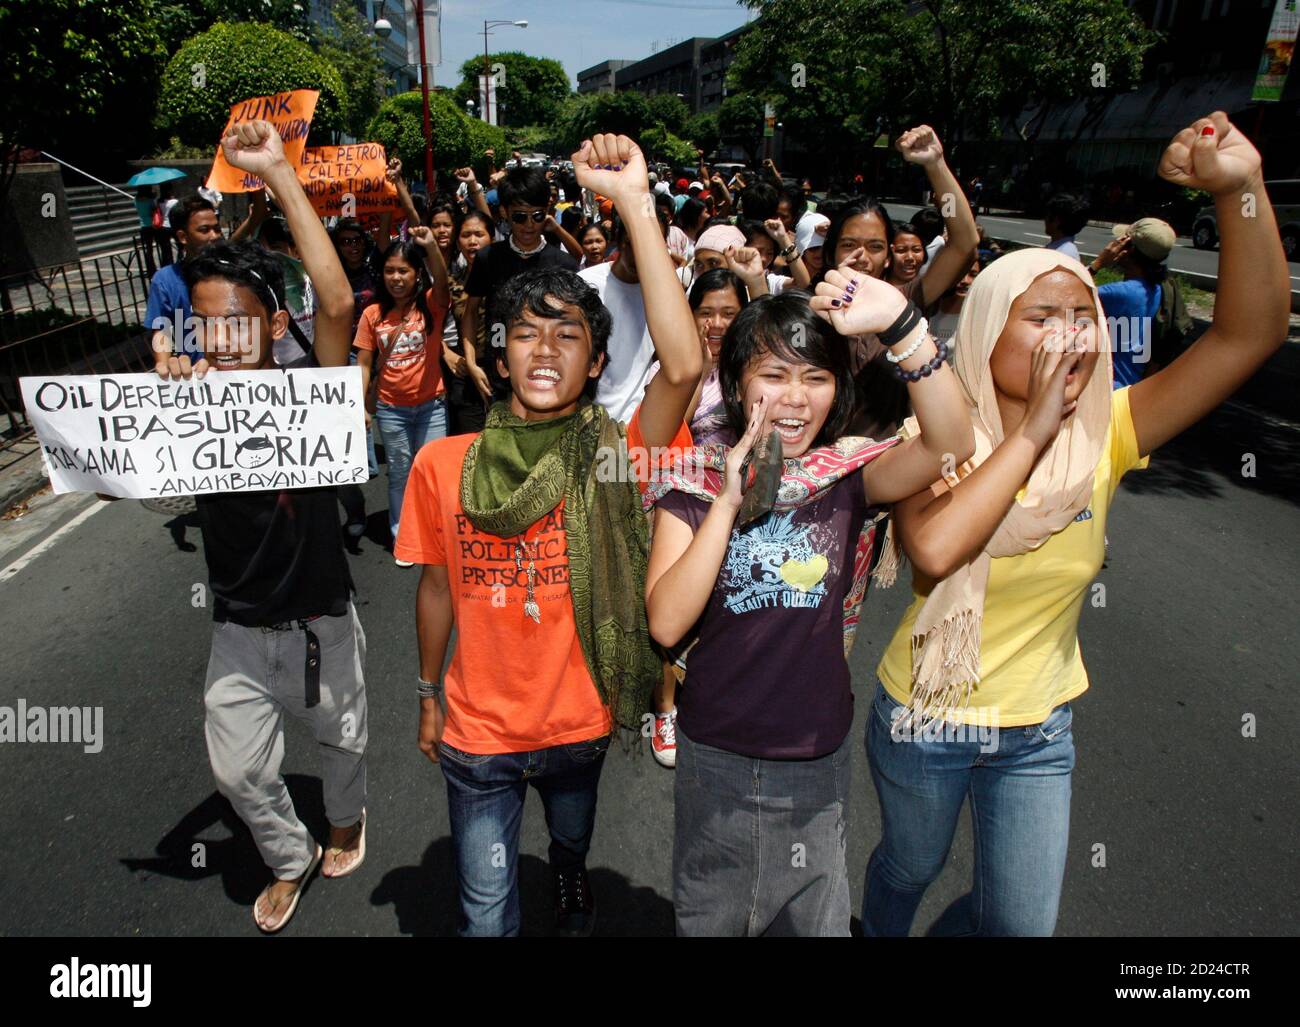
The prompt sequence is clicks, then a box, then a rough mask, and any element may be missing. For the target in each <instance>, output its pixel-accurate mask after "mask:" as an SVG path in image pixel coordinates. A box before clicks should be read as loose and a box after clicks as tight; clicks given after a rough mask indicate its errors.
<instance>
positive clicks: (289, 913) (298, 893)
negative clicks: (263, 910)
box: [253, 845, 324, 934]
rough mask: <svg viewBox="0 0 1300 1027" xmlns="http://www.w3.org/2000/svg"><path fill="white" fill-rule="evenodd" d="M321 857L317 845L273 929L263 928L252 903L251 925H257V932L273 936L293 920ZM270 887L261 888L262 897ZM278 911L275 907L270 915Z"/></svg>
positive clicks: (322, 852)
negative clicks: (286, 907)
mask: <svg viewBox="0 0 1300 1027" xmlns="http://www.w3.org/2000/svg"><path fill="white" fill-rule="evenodd" d="M323 855H324V850H323V849H322V848H321V847H320V846H319V845H317V846H316V855H314V856H312V859H311V863H310V864H309V865H308V867H307V871H306V873H304V874H303V875H302V877H300V878H298V887H297V888H296V889H294V893H293V898H291V899H290V900H289V908H288V909H287V910H286V911H285V914H284V916H283V917H281V918H280V922H279V923H278V924H276V925H275V926H274V927H267V926H265V925H264V924H263V923H262V921H261V920H259V919H258V918H257V903H256V902H254V903H253V923H255V924H257V929H258V930H259V931H261V932H262V933H263V934H275V933H276V932H277V931H280V930H283V928H284V927H285V925H286V924H288V922H289V921H290V920H292V919H293V915H294V913H296V912H297V911H298V900H299V899H300V898H301V897H302V893H303V889H304V888H306V887H307V882H308V881H309V880H311V875H312V874H313V873H314V872H315V870H316V868H317V867H318V866H319V865H320V861H321V857H322V856H323ZM270 887H271V885H269V884H268V885H267V886H266V888H263V889H262V895H265V894H266V892H267V889H269V888H270ZM262 895H259V896H258V899H259V900H260V899H261V898H262ZM278 909H279V907H276V909H274V910H272V911H271V915H272V916H274V915H275V913H276V912H277V910H278Z"/></svg>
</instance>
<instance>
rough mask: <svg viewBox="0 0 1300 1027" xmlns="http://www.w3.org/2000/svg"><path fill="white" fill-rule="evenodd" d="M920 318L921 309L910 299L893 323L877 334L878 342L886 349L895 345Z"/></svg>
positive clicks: (909, 331) (909, 332) (905, 336)
mask: <svg viewBox="0 0 1300 1027" xmlns="http://www.w3.org/2000/svg"><path fill="white" fill-rule="evenodd" d="M921 320H922V317H921V309H920V308H919V307H918V306H917V305H916V304H915V303H913V302H911V301H910V300H909V301H908V304H907V306H905V307H904V308H903V311H902V313H900V314H899V315H898V317H897V318H896V319H895V320H894V323H893V324H891V325H890V326H889V327H888V328H886V329H885V330H884V331H883V332H879V333H878V334H877V336H876V337H877V338H878V339H879V340H880V344H881V345H882V346H884V347H885V348H886V349H889V348H891V347H893V346H897V345H898V344H899V343H900V342H902V341H903V340H904V339H905V338H907V336H908V335H909V334H911V331H912V329H913V328H915V327H916V326H917V324H918V323H919V322H920V321H921Z"/></svg>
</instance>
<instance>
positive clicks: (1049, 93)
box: [727, 0, 1155, 155]
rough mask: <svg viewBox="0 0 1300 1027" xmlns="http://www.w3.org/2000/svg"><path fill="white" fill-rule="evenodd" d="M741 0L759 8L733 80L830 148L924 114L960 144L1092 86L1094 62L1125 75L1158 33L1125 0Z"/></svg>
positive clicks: (1113, 74) (814, 145)
mask: <svg viewBox="0 0 1300 1027" xmlns="http://www.w3.org/2000/svg"><path fill="white" fill-rule="evenodd" d="M744 2H745V4H746V5H747V6H748V7H750V8H751V9H753V10H755V11H757V12H758V13H759V15H760V19H759V21H758V23H757V24H756V25H755V27H754V28H753V29H752V30H751V31H750V32H748V33H746V34H745V36H744V37H743V38H742V39H741V41H740V43H739V44H738V45H737V48H736V59H735V61H734V63H733V64H732V66H731V68H730V69H729V72H728V80H727V81H728V85H729V87H734V88H739V89H745V90H748V91H750V92H752V93H754V94H756V95H758V96H761V97H762V98H763V99H765V100H769V101H771V102H772V103H773V104H774V105H775V106H776V109H777V115H778V117H780V118H781V120H782V122H783V123H784V125H785V129H786V132H787V134H788V136H790V137H792V138H796V139H798V140H799V141H800V142H802V143H803V144H804V146H805V147H807V148H808V149H809V150H811V151H813V152H824V153H828V154H833V155H834V154H840V153H843V152H844V150H845V143H846V142H847V143H849V144H851V146H855V147H857V148H863V147H866V146H869V145H870V142H871V140H872V139H874V138H875V136H876V135H877V132H878V129H877V125H880V126H881V127H882V129H883V130H885V131H887V132H888V133H889V134H890V135H891V136H892V135H897V134H898V133H899V132H900V131H901V130H902V129H904V128H907V127H909V126H910V125H914V124H917V123H918V122H926V123H928V124H931V125H933V126H934V127H935V129H936V130H937V131H938V132H939V134H940V136H941V137H942V138H943V140H944V144H945V146H946V147H947V148H949V150H950V151H953V152H956V151H959V150H960V148H961V145H962V143H963V142H964V141H965V140H968V139H974V138H980V137H988V136H993V135H1000V134H1001V128H1002V125H1003V124H1004V123H1005V122H1006V121H1007V120H1008V119H1011V118H1014V117H1015V116H1016V115H1018V114H1019V112H1021V111H1022V110H1024V108H1025V107H1026V106H1027V105H1035V104H1040V103H1044V102H1048V103H1051V102H1063V101H1065V100H1078V99H1080V98H1084V97H1087V96H1089V95H1094V94H1095V91H1096V89H1097V88H1098V87H1097V85H1096V82H1095V81H1094V79H1095V76H1096V69H1097V68H1098V66H1100V67H1102V68H1104V69H1105V74H1104V80H1105V84H1104V86H1103V87H1101V88H1102V89H1104V90H1107V91H1110V92H1115V91H1119V90H1124V89H1127V88H1129V87H1130V86H1131V85H1132V84H1133V83H1135V82H1136V81H1137V80H1138V77H1139V75H1140V72H1141V66H1142V54H1143V53H1144V52H1145V50H1146V49H1147V48H1148V47H1150V46H1151V44H1152V42H1153V41H1154V38H1155V37H1154V34H1153V33H1151V32H1150V31H1149V30H1148V29H1146V28H1145V27H1144V26H1143V24H1142V22H1141V20H1140V19H1139V17H1138V16H1137V15H1136V14H1135V13H1134V12H1132V11H1130V10H1129V9H1128V7H1127V5H1126V4H1125V2H1124V0H922V2H919V3H918V2H910V0H779V2H777V0H744ZM845 25H853V26H855V31H854V32H853V33H851V34H850V33H845V32H844V31H843V27H844V26H845ZM1081 40H1086V41H1087V45H1086V46H1081V45H1080V41H1081Z"/></svg>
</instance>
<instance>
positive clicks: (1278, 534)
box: [0, 404, 1300, 937]
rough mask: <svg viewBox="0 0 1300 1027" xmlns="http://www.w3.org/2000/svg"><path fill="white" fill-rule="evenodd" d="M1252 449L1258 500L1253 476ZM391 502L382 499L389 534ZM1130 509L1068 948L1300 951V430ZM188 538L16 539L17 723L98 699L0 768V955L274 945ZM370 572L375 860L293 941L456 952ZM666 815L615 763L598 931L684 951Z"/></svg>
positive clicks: (295, 736)
mask: <svg viewBox="0 0 1300 1027" xmlns="http://www.w3.org/2000/svg"><path fill="white" fill-rule="evenodd" d="M1245 454H1253V455H1254V457H1255V461H1254V462H1255V466H1256V470H1257V476H1256V477H1254V478H1249V479H1243V477H1242V474H1241V471H1242V467H1243V456H1244V455H1245ZM383 485H384V482H383V481H382V480H375V481H373V482H371V483H370V485H369V486H368V487H367V493H368V497H369V499H370V501H371V512H370V522H369V531H370V533H371V535H373V536H375V537H376V538H378V537H379V536H380V535H381V533H382V532H383V531H384V529H383V527H382V523H383V521H384V515H383V514H382V508H383V505H384V500H383V497H384V488H383ZM1122 492H1123V494H1122V495H1121V496H1120V497H1119V498H1118V499H1117V501H1116V503H1115V505H1114V507H1113V509H1112V511H1111V521H1110V524H1109V536H1110V552H1109V565H1108V567H1107V568H1106V569H1105V570H1103V571H1102V573H1101V576H1100V578H1099V582H1100V584H1102V585H1104V586H1105V589H1104V604H1105V605H1104V606H1094V605H1093V604H1092V603H1086V604H1085V607H1084V612H1083V618H1082V623H1081V625H1080V637H1081V640H1082V646H1083V652H1084V657H1085V661H1086V663H1087V665H1088V669H1089V672H1090V676H1091V679H1092V683H1093V685H1092V688H1091V689H1090V690H1089V691H1088V692H1087V693H1085V694H1084V695H1083V696H1082V697H1081V698H1080V699H1079V700H1077V701H1076V702H1075V703H1074V710H1075V716H1074V734H1075V740H1076V744H1077V747H1078V766H1077V770H1076V772H1075V777H1074V801H1073V809H1072V822H1071V824H1070V850H1069V860H1068V868H1067V872H1066V879H1065V890H1064V897H1063V901H1062V906H1061V914H1060V920H1059V924H1058V928H1057V931H1058V934H1061V935H1093V936H1097V935H1112V936H1133V935H1201V936H1204V935H1239V936H1240V935H1277V934H1294V932H1295V929H1296V924H1295V918H1294V911H1295V909H1296V908H1297V906H1298V905H1300V874H1298V873H1297V869H1298V868H1297V863H1296V849H1295V825H1296V823H1297V815H1298V814H1300V808H1298V804H1297V800H1298V798H1300V794H1298V793H1297V790H1296V788H1295V781H1296V770H1297V766H1296V746H1295V741H1294V740H1295V738H1296V737H1297V736H1300V712H1298V711H1297V707H1296V704H1295V702H1294V701H1293V700H1292V692H1293V691H1294V686H1295V680H1296V671H1295V655H1294V654H1295V652H1296V650H1297V646H1298V644H1300V637H1298V632H1297V626H1296V624H1297V622H1296V616H1295V604H1294V601H1293V600H1292V598H1291V596H1292V593H1293V591H1294V588H1295V584H1296V582H1297V580H1300V547H1297V545H1296V542H1295V540H1296V535H1297V526H1298V525H1300V520H1298V518H1297V503H1300V428H1298V427H1297V426H1295V425H1291V424H1286V423H1282V422H1278V421H1275V420H1273V419H1270V418H1266V417H1264V416H1263V415H1261V414H1259V413H1258V412H1256V411H1253V410H1251V409H1249V408H1245V407H1241V406H1236V405H1232V404H1229V405H1228V406H1225V407H1224V408H1222V409H1221V410H1220V411H1218V412H1217V413H1216V414H1215V415H1213V416H1212V417H1211V418H1210V419H1209V420H1207V421H1206V422H1204V423H1203V424H1202V425H1201V426H1199V427H1198V428H1196V429H1194V430H1193V431H1191V432H1189V433H1187V434H1186V435H1184V436H1183V437H1181V438H1180V439H1178V440H1176V441H1175V442H1174V443H1173V444H1171V445H1170V446H1168V447H1167V448H1166V449H1165V450H1163V451H1161V452H1160V453H1158V454H1157V455H1156V456H1155V458H1154V459H1153V461H1152V466H1151V468H1150V469H1148V470H1147V471H1145V472H1133V473H1132V474H1131V475H1130V476H1129V477H1128V478H1127V479H1126V484H1125V486H1124V488H1123V489H1122ZM92 511H93V512H92ZM74 521H75V522H76V523H75V524H72V526H71V527H70V528H66V527H64V528H61V526H63V525H67V524H69V523H71V522H74ZM57 530H62V534H57V533H56V531H57ZM51 538H52V541H50V539H51ZM199 545H200V539H199V534H198V530H197V528H196V527H194V526H188V527H187V526H185V525H183V524H177V523H171V522H169V520H168V518H166V517H164V516H161V515H158V514H155V513H151V512H149V511H148V510H146V509H144V508H143V507H142V506H141V505H140V504H139V503H137V502H134V501H122V502H117V503H113V504H97V503H96V501H95V500H94V499H93V498H91V497H88V496H85V495H76V496H65V497H59V498H57V499H54V500H43V501H38V502H37V503H35V504H34V509H33V512H32V513H29V514H28V515H27V516H26V517H23V518H19V519H17V520H14V521H9V522H0V623H2V624H3V625H4V636H5V640H6V644H5V651H6V662H5V680H4V688H3V700H2V701H3V702H4V703H7V704H12V703H16V702H17V701H18V699H20V698H21V699H25V700H26V702H27V703H28V704H29V705H45V706H60V705H72V704H76V705H81V706H102V707H103V725H104V728H103V749H102V751H101V752H98V753H95V754H89V753H84V752H83V751H82V747H81V746H78V745H70V744H65V745H56V744H6V745H3V746H0V821H2V822H3V823H5V824H6V825H8V830H6V831H5V832H4V834H3V838H2V839H0V865H2V866H3V867H4V868H5V872H4V874H3V875H0V911H2V912H0V933H4V934H10V935H72V934H79V935H82V934H85V935H116V936H132V935H168V936H181V935H185V936H197V935H235V936H246V937H247V936H253V935H255V934H256V933H257V931H256V928H255V927H254V926H253V924H252V923H251V919H250V916H249V907H250V905H251V904H252V902H253V900H254V898H255V896H256V894H257V892H258V890H259V889H260V888H261V887H262V885H263V884H264V883H265V871H264V870H263V868H262V867H261V866H260V865H259V862H258V859H257V856H256V853H255V850H254V848H253V846H252V842H251V839H250V836H249V835H248V833H247V831H246V830H245V828H244V827H243V826H242V824H240V823H239V822H238V821H237V819H236V818H235V817H234V815H233V814H232V812H231V810H230V808H229V806H228V805H227V803H226V802H225V800H224V799H222V798H220V797H219V796H218V795H217V794H216V792H215V790H214V785H213V781H212V777H211V773H210V771H209V769H208V765H207V758H206V753H205V748H204V738H203V705H202V700H201V690H202V682H203V676H204V668H205V666H206V662H207V655H208V644H209V634H210V610H209V609H203V608H197V607H195V606H194V605H192V597H193V596H195V595H196V586H199V585H202V584H203V583H204V582H206V571H205V567H204V562H203V555H202V551H201V548H196V547H197V546H199ZM42 547H43V548H42ZM352 568H353V574H354V577H355V579H356V581H357V585H358V588H359V594H358V596H357V599H356V601H357V603H358V607H359V610H360V615H361V620H362V622H363V624H364V626H365V629H366V632H367V638H368V646H369V657H368V664H367V668H366V671H367V673H366V677H367V682H368V696H369V707H370V722H369V731H370V748H369V803H368V809H369V814H370V817H371V820H370V831H369V846H368V848H369V853H368V856H367V860H366V864H365V866H364V867H363V868H362V869H361V870H359V871H358V872H357V874H356V875H354V876H352V877H350V878H347V879H344V880H340V881H327V880H324V879H320V878H318V879H316V880H315V882H314V883H313V884H312V885H311V886H310V887H309V889H308V891H307V893H306V895H305V897H304V899H303V902H302V907H301V909H300V911H299V913H298V915H297V917H296V918H295V920H294V922H293V924H292V925H290V927H289V928H288V929H287V931H286V933H288V934H291V935H299V936H302V935H334V936H343V935H445V934H448V933H451V932H452V931H453V930H454V921H455V883H454V872H453V866H452V861H451V844H450V839H449V836H448V822H447V810H446V797H445V792H444V789H443V784H442V781H441V775H440V772H439V771H438V770H437V768H435V767H433V766H432V765H430V764H429V763H428V762H426V760H425V759H424V757H423V756H421V755H420V753H419V752H418V750H417V749H416V746H415V731H416V702H415V699H414V696H413V695H412V694H411V693H412V687H411V685H412V679H413V676H414V674H415V670H416V660H415V637H414V622H415V615H414V606H413V595H414V587H415V582H416V574H417V573H418V572H417V571H415V570H410V571H401V570H399V569H397V568H396V567H394V566H393V562H392V558H391V556H389V555H388V554H387V553H386V552H385V551H384V549H383V548H382V547H381V545H379V544H377V543H376V541H374V540H373V539H372V538H365V539H363V540H362V541H361V542H360V544H359V546H358V547H357V552H356V553H355V554H354V555H353V556H352ZM198 591H199V592H201V590H198ZM1094 592H1095V589H1094ZM906 600H907V592H906V588H905V586H901V587H896V588H895V589H894V590H892V591H885V592H873V594H871V595H869V597H868V601H867V607H866V610H865V613H864V617H863V621H862V625H861V628H860V630H859V632H858V640H857V646H856V649H855V651H854V653H853V656H852V660H851V665H852V669H853V674H854V681H855V693H856V698H857V722H856V723H855V727H854V742H853V745H854V752H853V775H854V783H853V799H852V805H851V814H850V815H851V821H850V841H849V848H848V863H849V871H850V880H851V883H852V888H853V897H852V901H853V908H854V910H855V930H856V929H857V927H856V910H857V909H858V908H859V906H860V902H861V890H862V873H863V869H864V867H865V864H866V860H867V857H868V855H869V853H870V851H871V847H872V845H873V844H874V842H875V840H876V839H877V838H878V836H879V831H880V824H879V814H878V809H877V804H876V798H875V795H874V792H873V789H872V787H871V783H870V776H869V773H868V770H867V764H866V759H865V755H864V753H863V750H862V746H861V734H862V729H863V725H864V716H865V715H866V714H867V713H868V711H869V707H868V699H869V696H870V690H871V688H872V687H873V684H874V678H873V668H874V665H875V662H876V660H877V659H878V657H879V654H880V651H881V648H882V646H883V644H884V643H885V641H886V640H887V639H888V637H889V636H890V634H891V633H892V631H893V627H894V625H895V624H896V623H897V620H898V617H899V615H900V613H901V611H902V609H903V607H904V605H905V603H906ZM1248 715H1249V716H1248ZM1243 718H1247V720H1248V721H1249V722H1250V723H1252V724H1253V726H1254V730H1253V732H1249V731H1248V732H1247V733H1253V737H1243ZM284 771H285V773H286V775H287V778H288V781H289V787H290V790H291V792H292V793H293V796H294V799H295V802H296V803H297V805H298V808H299V810H300V811H301V812H302V814H303V816H304V819H305V820H306V821H307V823H308V824H309V826H310V827H311V828H312V829H313V830H314V832H315V833H316V835H317V837H318V838H322V839H323V838H324V832H325V822H324V816H323V811H322V805H321V784H320V778H319V764H318V760H317V757H316V753H315V752H314V751H313V745H312V743H311V741H310V738H309V736H308V734H307V732H306V731H305V730H304V729H303V728H302V727H301V726H300V725H297V724H294V725H292V726H291V727H290V729H289V731H288V745H287V757H286V760H285V764H284ZM672 815H673V805H672V772H670V771H667V770H664V769H662V768H660V767H659V766H658V765H657V764H655V763H654V761H653V760H652V759H651V757H650V756H649V753H648V751H647V752H643V753H641V754H640V755H639V756H635V757H632V758H629V757H626V756H624V755H623V754H622V753H620V752H618V751H617V750H616V749H615V750H612V751H611V755H610V756H609V758H608V760H607V763H606V767H605V772H604V778H603V781H602V796H601V803H600V809H599V815H598V821H597V828H596V835H595V841H594V847H593V850H592V853H591V858H590V866H591V867H592V883H593V887H594V888H595V890H596V893H597V898H598V902H599V917H600V919H599V924H598V926H597V929H596V933H597V934H599V935H669V934H671V933H672V931H673V917H672V904H671V899H672V895H671V884H670V853H671V844H672ZM545 850H546V830H545V826H544V824H543V821H542V816H541V807H540V804H539V803H538V802H537V800H536V798H535V797H532V798H530V799H529V805H528V810H527V812H526V814H525V822H524V831H523V838H522V844H521V851H522V856H521V861H520V876H521V883H522V894H523V912H524V930H525V933H526V934H533V935H537V934H545V933H548V931H549V923H550V921H549V917H550V910H551V905H550V903H551V894H550V879H549V874H548V872H547V869H546V864H545ZM971 859H972V850H971V835H970V829H969V821H968V820H967V819H965V818H963V821H962V826H961V828H960V831H959V834H958V837H957V841H956V844H955V846H954V849H953V853H952V856H951V857H950V860H949V864H948V866H947V868H946V869H945V871H944V873H943V875H942V877H941V878H940V880H939V881H938V882H937V884H936V885H935V886H934V887H933V888H932V889H931V891H930V892H929V894H928V895H927V897H926V899H925V902H924V904H923V905H922V908H921V911H920V915H919V917H918V921H917V926H916V931H917V933H924V931H925V929H926V928H927V927H928V926H929V925H930V924H931V923H932V922H933V921H934V920H935V918H936V917H937V916H938V915H939V914H940V913H941V912H942V910H943V909H944V908H945V907H946V905H947V904H948V903H949V902H950V901H952V900H953V899H955V898H956V897H958V896H959V895H960V894H962V892H963V891H964V890H965V889H966V888H967V887H968V886H969V881H970V874H971ZM196 864H200V865H196Z"/></svg>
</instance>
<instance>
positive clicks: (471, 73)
mask: <svg viewBox="0 0 1300 1027" xmlns="http://www.w3.org/2000/svg"><path fill="white" fill-rule="evenodd" d="M487 64H488V67H489V68H492V67H493V66H494V65H496V66H497V67H496V68H495V69H494V70H493V72H492V73H493V74H495V75H496V76H497V85H496V87H495V95H496V98H497V101H498V102H500V103H501V104H502V105H503V106H502V108H501V115H502V116H499V117H498V118H497V122H498V123H499V124H507V125H544V124H547V123H548V122H550V121H551V120H553V119H554V118H555V116H556V114H557V113H558V111H559V108H560V105H561V104H562V103H563V102H564V101H565V100H566V99H567V98H568V96H569V93H570V89H569V76H568V75H566V74H565V72H564V65H562V64H561V63H560V62H559V61H556V60H552V59H551V58H549V57H530V56H529V55H528V54H525V53H520V52H519V51H517V50H509V51H506V52H504V53H497V54H489V55H488V61H487ZM483 73H484V62H483V59H482V58H481V57H472V58H470V59H469V60H468V61H466V62H465V63H464V64H462V65H461V66H460V78H461V81H460V85H458V86H457V87H456V89H455V91H454V95H455V97H456V102H457V103H459V104H460V106H461V109H462V110H463V109H464V107H465V101H467V100H473V101H474V102H475V103H476V104H477V103H478V102H479V85H478V81H479V77H480V76H481V75H482V74H483Z"/></svg>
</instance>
